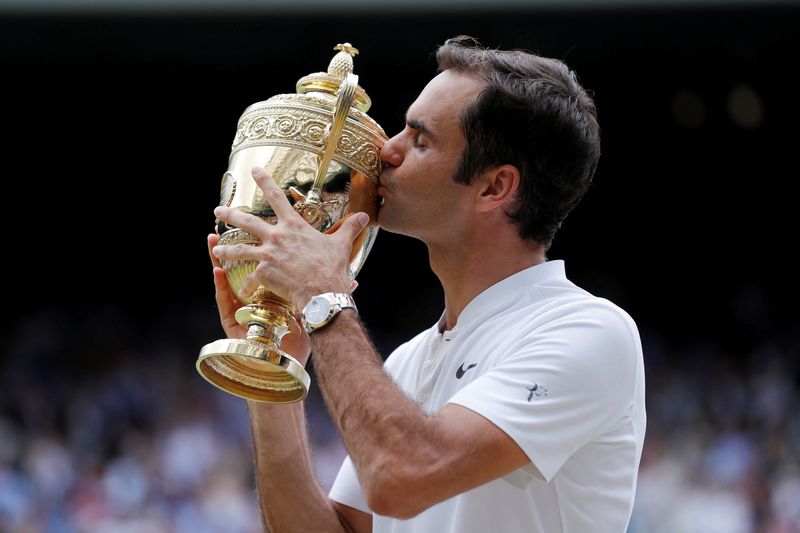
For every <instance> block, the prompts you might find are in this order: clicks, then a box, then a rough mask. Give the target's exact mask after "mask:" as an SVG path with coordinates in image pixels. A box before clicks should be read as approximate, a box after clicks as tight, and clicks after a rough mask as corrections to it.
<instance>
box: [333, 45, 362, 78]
mask: <svg viewBox="0 0 800 533" xmlns="http://www.w3.org/2000/svg"><path fill="white" fill-rule="evenodd" d="M333 49H334V50H339V53H338V54H336V55H335V56H333V59H331V62H330V64H329V65H328V74H331V75H333V76H341V77H345V76H346V75H347V74H351V73H352V72H353V57H354V56H356V55H357V54H358V48H356V47H354V46H353V45H352V44H350V43H344V44H337V45H336V46H334V47H333Z"/></svg>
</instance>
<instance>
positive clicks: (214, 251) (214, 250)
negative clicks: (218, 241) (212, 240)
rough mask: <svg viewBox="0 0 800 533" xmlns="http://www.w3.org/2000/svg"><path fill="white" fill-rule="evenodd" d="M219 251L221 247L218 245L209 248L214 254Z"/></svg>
mask: <svg viewBox="0 0 800 533" xmlns="http://www.w3.org/2000/svg"><path fill="white" fill-rule="evenodd" d="M220 251H221V247H219V246H215V247H213V248H212V249H211V253H213V254H214V255H217V254H219V252H220Z"/></svg>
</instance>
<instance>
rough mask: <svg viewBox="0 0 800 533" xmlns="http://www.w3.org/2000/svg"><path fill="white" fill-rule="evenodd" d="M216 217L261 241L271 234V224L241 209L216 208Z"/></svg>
mask: <svg viewBox="0 0 800 533" xmlns="http://www.w3.org/2000/svg"><path fill="white" fill-rule="evenodd" d="M214 215H215V216H216V217H217V218H219V219H220V220H222V221H224V222H227V223H228V224H230V225H231V226H235V227H237V228H239V229H241V230H244V231H246V232H247V233H249V234H251V235H255V236H256V237H258V238H259V239H262V240H263V239H264V238H266V236H267V235H268V234H269V226H270V225H269V222H267V221H266V220H264V219H261V218H259V217H257V216H255V215H251V214H250V213H245V212H244V211H241V210H239V209H231V208H230V207H225V206H218V207H216V208H214Z"/></svg>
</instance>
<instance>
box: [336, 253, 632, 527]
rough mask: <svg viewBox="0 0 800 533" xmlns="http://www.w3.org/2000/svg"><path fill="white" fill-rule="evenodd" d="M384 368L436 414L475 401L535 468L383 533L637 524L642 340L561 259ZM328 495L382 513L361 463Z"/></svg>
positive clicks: (376, 521) (426, 336)
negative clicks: (372, 502) (363, 480)
mask: <svg viewBox="0 0 800 533" xmlns="http://www.w3.org/2000/svg"><path fill="white" fill-rule="evenodd" d="M440 323H443V321H441V320H440ZM385 367H386V370H387V371H388V373H389V374H391V376H392V377H393V379H394V380H395V382H396V383H397V385H398V386H399V387H400V388H401V389H402V390H403V391H404V392H405V393H406V394H407V395H408V396H409V397H410V398H412V399H413V400H415V401H416V402H417V403H418V404H419V405H420V407H421V408H422V409H423V410H424V411H425V412H426V413H434V412H436V411H438V410H439V409H441V408H442V407H443V406H444V405H445V404H446V403H455V404H459V405H462V406H464V407H467V408H468V409H471V410H473V411H475V412H476V413H478V414H480V415H482V416H484V417H485V418H487V419H488V420H490V421H491V422H492V423H494V424H495V425H496V426H497V427H499V428H500V429H502V430H503V431H505V432H506V433H507V434H508V435H509V436H510V437H511V438H513V439H514V441H515V442H516V443H517V444H518V445H519V446H520V447H521V448H522V449H523V450H524V451H525V453H526V454H527V455H528V457H529V458H530V460H531V463H532V464H530V465H528V466H527V467H523V468H521V469H519V470H516V471H514V472H512V473H510V474H508V475H506V476H504V477H502V478H499V479H496V480H494V481H491V482H489V483H486V484H484V485H481V486H479V487H476V488H474V489H472V490H470V491H467V492H464V493H462V494H459V495H457V496H454V497H452V498H450V499H448V500H445V501H443V502H440V503H438V504H436V505H434V506H432V507H431V508H429V509H427V510H426V511H424V512H422V513H420V514H419V515H418V516H416V517H414V518H412V519H410V520H397V519H394V518H388V517H384V516H379V515H373V531H376V532H392V533H401V532H402V533H412V532H414V533H422V532H435V533H472V532H474V533H485V532H498V533H516V532H520V533H522V532H524V533H531V532H541V533H557V532H570V533H585V532H594V531H601V532H603V533H615V532H619V533H623V532H624V531H625V530H626V528H627V524H628V521H629V519H630V515H631V510H632V507H633V498H634V493H635V490H636V478H637V473H638V470H639V458H640V456H641V452H642V444H643V441H644V433H645V406H644V368H643V362H642V349H641V342H640V340H639V334H638V331H637V328H636V325H635V324H634V322H633V320H632V319H631V318H630V317H629V316H628V315H627V314H626V313H625V312H624V311H622V310H621V309H620V308H619V307H617V306H615V305H614V304H612V303H611V302H609V301H608V300H605V299H602V298H597V297H595V296H592V295H591V294H589V293H588V292H586V291H584V290H583V289H580V288H579V287H577V286H576V285H574V284H573V283H571V282H570V281H568V280H567V278H566V275H565V273H564V263H563V261H549V262H546V263H543V264H540V265H537V266H534V267H531V268H528V269H526V270H523V271H522V272H518V273H517V274H514V275H513V276H510V277H508V278H506V279H504V280H502V281H500V282H499V283H496V284H495V285H493V286H492V287H489V288H488V289H486V290H485V291H484V292H482V293H481V294H479V295H478V296H476V297H475V298H474V299H473V300H472V301H471V302H470V303H469V304H468V305H467V307H466V308H465V309H464V310H463V312H462V313H461V315H460V316H459V317H458V323H457V325H456V326H455V327H454V328H453V329H452V330H451V331H445V332H443V333H441V332H440V325H439V324H436V325H434V326H433V327H431V328H430V329H428V330H426V331H423V332H422V333H420V334H419V335H417V336H416V337H414V338H413V339H412V340H410V341H409V342H407V343H405V344H403V345H402V346H400V347H399V348H397V350H395V351H394V352H393V353H392V355H391V356H390V357H389V358H388V359H387V361H386V365H385ZM533 465H535V466H533ZM330 497H331V499H333V500H335V501H337V502H340V503H342V504H344V505H348V506H350V507H354V508H356V509H360V510H362V511H364V512H367V513H369V512H371V511H370V510H369V508H368V507H367V505H366V503H365V500H364V496H363V494H362V492H361V488H360V485H359V482H358V477H357V474H356V471H355V469H354V467H353V463H352V461H351V460H350V458H349V457H348V458H347V459H345V462H344V463H343V464H342V467H341V469H340V471H339V475H338V476H337V478H336V481H335V482H334V485H333V487H332V488H331V491H330Z"/></svg>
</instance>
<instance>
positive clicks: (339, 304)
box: [300, 292, 358, 334]
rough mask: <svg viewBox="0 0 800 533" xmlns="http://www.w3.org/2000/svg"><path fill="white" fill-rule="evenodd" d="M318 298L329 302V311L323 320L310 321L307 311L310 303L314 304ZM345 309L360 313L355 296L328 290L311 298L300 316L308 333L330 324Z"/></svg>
mask: <svg viewBox="0 0 800 533" xmlns="http://www.w3.org/2000/svg"><path fill="white" fill-rule="evenodd" d="M318 298H324V299H325V300H326V301H327V302H328V313H327V315H326V316H325V317H323V318H322V320H320V321H317V322H309V321H308V320H307V319H306V313H307V312H308V309H309V305H312V302H314V301H315V300H317V299H318ZM344 309H352V310H354V311H355V312H356V313H358V308H357V307H356V302H355V301H354V300H353V297H352V296H351V295H349V294H347V293H344V292H326V293H322V294H318V295H316V296H314V297H313V298H311V300H309V302H308V304H306V306H305V307H304V308H303V312H302V313H301V314H300V318H301V319H302V322H303V328H305V330H306V333H309V334H310V333H311V332H312V331H316V330H318V329H320V328H321V327H323V326H326V325H327V324H330V323H331V321H332V320H333V319H334V317H336V315H338V314H339V313H340V312H341V311H343V310H344Z"/></svg>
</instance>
